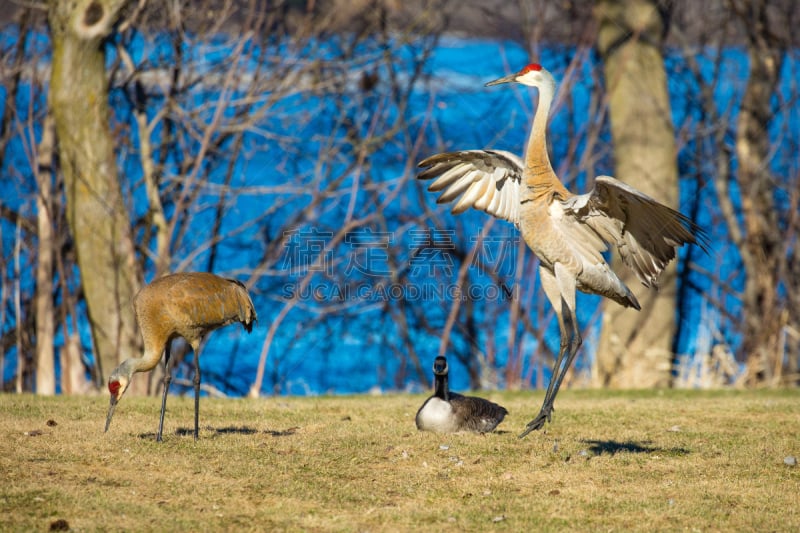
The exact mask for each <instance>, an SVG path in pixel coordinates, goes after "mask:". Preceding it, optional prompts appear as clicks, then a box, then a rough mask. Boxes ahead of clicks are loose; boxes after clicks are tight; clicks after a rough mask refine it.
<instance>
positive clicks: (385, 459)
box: [0, 390, 800, 531]
mask: <svg viewBox="0 0 800 533" xmlns="http://www.w3.org/2000/svg"><path fill="white" fill-rule="evenodd" d="M486 396H488V397H489V398H491V399H492V400H495V401H498V402H500V403H501V404H503V405H505V406H506V407H507V408H508V409H509V411H510V413H511V414H510V415H509V416H508V417H507V418H506V421H505V422H503V424H501V425H500V427H499V430H500V431H499V432H496V433H492V434H488V435H474V434H456V435H437V434H430V433H420V432H418V431H417V430H416V428H415V427H414V414H415V412H416V409H417V408H418V407H419V405H420V404H421V403H422V401H423V399H424V398H423V397H422V396H413V395H390V396H358V397H315V398H265V399H259V400H248V399H240V400H220V399H212V398H202V400H201V405H200V426H201V430H200V440H199V441H198V442H194V440H193V439H192V436H191V427H192V424H193V422H192V420H193V400H192V399H191V398H178V397H171V398H170V399H169V401H168V406H167V407H168V412H167V416H166V422H165V436H164V442H163V443H161V444H158V443H156V442H155V441H154V434H155V430H156V427H157V424H158V410H159V404H160V399H159V398H129V397H126V398H124V399H123V400H122V401H121V402H120V404H119V405H118V407H117V411H116V414H115V416H114V420H113V422H112V424H111V428H110V430H109V432H108V433H107V434H104V433H103V425H104V422H105V414H106V409H107V406H108V398H107V397H105V396H97V397H51V398H45V397H36V396H30V395H22V396H19V395H0V480H1V481H0V530H3V531H47V530H58V529H64V530H65V529H66V528H71V529H73V530H79V531H92V530H102V529H111V530H136V531H148V530H159V531H162V530H171V531H181V530H182V531H203V530H212V531H219V530H236V531H239V530H244V531H246V530H256V531H282V530H285V531H411V530H426V531H495V530H497V531H523V530H533V531H557V530H569V531H601V530H602V531H637V530H638V531H653V530H692V531H709V530H710V531H800V467H798V466H794V467H793V466H789V465H787V464H786V463H785V462H784V459H785V458H786V457H787V456H795V457H797V456H800V391H799V390H778V391H773V390H764V391H718V392H696V391H663V392H659V391H647V392H606V391H569V390H567V391H563V392H562V393H561V394H560V395H559V397H558V400H557V402H556V408H557V411H556V413H555V415H554V417H553V424H551V425H549V426H547V427H546V429H545V431H544V432H541V431H540V432H537V433H533V434H531V435H529V436H528V437H527V438H525V439H518V438H517V434H518V433H519V432H520V431H521V430H522V429H523V427H524V425H525V423H526V422H527V421H528V420H529V419H530V418H532V416H533V415H534V414H535V412H536V410H537V408H538V407H539V403H540V401H541V398H542V393H541V392H524V393H489V394H487V395H486Z"/></svg>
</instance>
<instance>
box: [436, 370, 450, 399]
mask: <svg viewBox="0 0 800 533" xmlns="http://www.w3.org/2000/svg"><path fill="white" fill-rule="evenodd" d="M434 396H436V397H437V398H441V399H442V400H444V401H446V402H449V401H450V387H448V385H447V373H446V372H445V373H443V374H436V385H435V392H434Z"/></svg>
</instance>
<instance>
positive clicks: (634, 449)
mask: <svg viewBox="0 0 800 533" xmlns="http://www.w3.org/2000/svg"><path fill="white" fill-rule="evenodd" d="M581 442H582V443H584V444H588V445H589V448H587V451H588V452H589V453H591V454H593V455H602V454H604V453H607V454H608V455H616V454H618V453H662V454H664V455H671V456H683V455H689V453H690V451H689V450H688V449H686V448H661V447H659V446H651V445H650V444H651V442H652V441H644V442H641V443H639V442H617V441H615V440H585V439H584V440H581Z"/></svg>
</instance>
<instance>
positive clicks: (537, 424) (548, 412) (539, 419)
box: [519, 407, 553, 438]
mask: <svg viewBox="0 0 800 533" xmlns="http://www.w3.org/2000/svg"><path fill="white" fill-rule="evenodd" d="M552 417H553V408H552V407H551V408H549V409H545V408H544V407H542V410H541V411H539V414H538V415H536V418H534V419H533V420H531V421H530V422H528V425H527V426H525V431H523V432H522V433H520V435H519V438H523V437H525V436H526V435H527V434H528V433H530V432H531V431H536V430H537V429H542V428H543V427H544V423H545V422H550V419H551V418H552Z"/></svg>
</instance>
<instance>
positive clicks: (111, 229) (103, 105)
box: [48, 0, 139, 375]
mask: <svg viewBox="0 0 800 533" xmlns="http://www.w3.org/2000/svg"><path fill="white" fill-rule="evenodd" d="M124 4H125V2H124V1H122V0H105V1H102V2H101V1H98V0H79V1H76V2H60V1H57V0H53V1H51V2H50V4H49V14H48V20H49V26H50V35H51V39H52V47H53V57H52V72H51V77H50V102H51V105H52V112H53V117H54V120H55V129H56V136H57V139H58V150H59V164H60V168H61V169H62V170H63V172H64V188H65V191H66V197H67V220H68V221H69V224H70V229H71V232H72V235H73V237H74V242H75V246H76V250H77V260H78V265H79V267H80V272H81V283H82V286H83V291H84V295H85V297H86V304H87V309H88V315H89V319H90V322H91V331H92V338H93V344H94V350H95V357H96V361H97V364H98V368H99V374H100V375H102V374H103V373H106V372H109V371H110V369H111V368H113V367H114V366H115V365H116V364H117V363H118V362H119V361H121V360H123V359H126V358H128V357H132V356H134V355H135V354H136V353H137V352H138V350H139V339H138V335H137V333H136V322H135V319H134V314H133V306H132V305H131V302H132V298H133V295H134V293H135V291H136V289H137V287H138V284H139V282H138V276H137V273H136V272H137V271H136V263H135V255H134V248H133V241H132V238H131V234H130V228H131V225H130V219H129V217H128V211H127V208H126V206H125V203H124V202H123V197H122V191H121V188H120V182H119V179H118V176H117V170H116V160H115V156H114V144H113V137H112V134H111V128H110V124H109V119H110V111H109V105H108V78H107V75H106V70H105V61H106V54H105V51H104V50H105V49H104V47H103V42H104V39H106V38H107V37H108V36H109V35H110V34H111V33H112V32H113V31H114V25H115V24H116V22H117V19H118V17H119V13H120V10H121V8H122V7H123V5H124Z"/></svg>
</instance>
